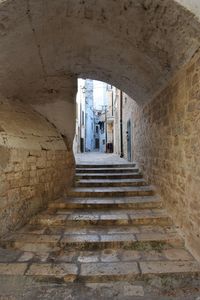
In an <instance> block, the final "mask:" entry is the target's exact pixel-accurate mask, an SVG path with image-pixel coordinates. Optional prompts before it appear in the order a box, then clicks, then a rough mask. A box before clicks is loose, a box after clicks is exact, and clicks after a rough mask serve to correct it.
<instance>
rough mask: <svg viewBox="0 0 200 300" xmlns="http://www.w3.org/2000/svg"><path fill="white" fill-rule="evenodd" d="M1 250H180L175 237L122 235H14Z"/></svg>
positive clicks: (151, 234)
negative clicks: (4, 248)
mask: <svg viewBox="0 0 200 300" xmlns="http://www.w3.org/2000/svg"><path fill="white" fill-rule="evenodd" d="M2 246H3V247H6V248H10V247H12V248H15V249H18V250H21V251H26V252H49V253H50V252H55V251H56V252H57V251H60V250H63V249H64V250H76V251H77V250H87V251H88V250H90V251H94V250H97V249H98V250H102V249H128V250H131V251H132V250H135V251H144V250H145V251H161V250H166V249H170V248H174V247H176V248H181V247H183V246H184V243H183V240H182V239H181V238H180V237H179V236H178V235H177V234H176V233H159V232H148V233H136V234H132V233H124V234H96V233H95V234H63V235H55V234H54V235H47V234H31V235H30V234H29V233H24V234H21V233H17V234H15V235H13V236H11V237H10V238H7V239H6V240H4V241H2Z"/></svg>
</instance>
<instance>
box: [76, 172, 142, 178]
mask: <svg viewBox="0 0 200 300" xmlns="http://www.w3.org/2000/svg"><path fill="white" fill-rule="evenodd" d="M76 178H77V179H131V178H132V179H140V178H143V176H142V174H140V173H99V174H98V173H89V174H85V173H76Z"/></svg>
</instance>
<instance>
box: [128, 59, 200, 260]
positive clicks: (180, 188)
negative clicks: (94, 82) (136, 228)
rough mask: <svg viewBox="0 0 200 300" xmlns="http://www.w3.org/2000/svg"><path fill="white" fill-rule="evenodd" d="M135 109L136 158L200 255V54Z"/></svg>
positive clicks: (194, 251) (134, 137)
mask: <svg viewBox="0 0 200 300" xmlns="http://www.w3.org/2000/svg"><path fill="white" fill-rule="evenodd" d="M132 109H133V122H134V125H133V158H134V159H135V160H136V161H138V162H139V164H140V167H141V168H142V170H143V172H144V175H145V177H146V179H147V180H148V181H149V182H151V183H153V184H155V185H156V186H157V187H158V188H159V190H160V193H161V195H162V196H163V199H164V203H165V205H166V207H167V208H168V210H169V212H170V214H171V215H172V217H173V219H174V222H175V223H176V224H177V225H178V226H179V227H180V229H181V231H182V233H183V234H184V236H185V240H186V244H187V246H188V247H189V248H190V249H192V252H193V254H194V255H196V256H197V257H200V199H199V187H200V58H199V54H198V55H196V57H195V58H194V59H193V60H192V62H191V63H190V64H189V65H188V66H187V67H186V68H185V70H182V71H181V72H180V73H179V74H177V76H176V77H175V78H173V80H172V81H171V83H169V85H168V86H167V87H166V88H165V89H164V90H163V91H162V92H161V93H160V94H159V95H157V96H156V97H155V99H154V100H153V101H152V102H150V103H149V104H147V105H146V106H143V107H139V106H138V105H137V104H136V103H135V102H133V105H132ZM129 110H130V108H129Z"/></svg>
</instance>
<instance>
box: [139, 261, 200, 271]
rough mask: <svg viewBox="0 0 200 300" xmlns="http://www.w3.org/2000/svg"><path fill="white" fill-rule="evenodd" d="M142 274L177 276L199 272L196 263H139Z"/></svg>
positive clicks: (199, 266)
mask: <svg viewBox="0 0 200 300" xmlns="http://www.w3.org/2000/svg"><path fill="white" fill-rule="evenodd" d="M139 264H140V269H141V271H142V274H172V273H174V274H177V273H181V274H182V273H185V272H187V273H195V272H200V264H199V263H197V262H196V261H153V262H139Z"/></svg>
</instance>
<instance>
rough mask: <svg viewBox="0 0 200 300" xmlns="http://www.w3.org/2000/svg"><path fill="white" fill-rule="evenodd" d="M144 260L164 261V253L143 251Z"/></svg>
mask: <svg viewBox="0 0 200 300" xmlns="http://www.w3.org/2000/svg"><path fill="white" fill-rule="evenodd" d="M141 257H142V260H147V261H153V260H164V259H165V256H164V254H163V252H161V251H156V250H150V251H143V252H142V253H141Z"/></svg>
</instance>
